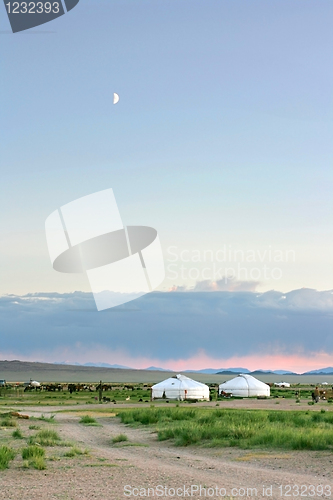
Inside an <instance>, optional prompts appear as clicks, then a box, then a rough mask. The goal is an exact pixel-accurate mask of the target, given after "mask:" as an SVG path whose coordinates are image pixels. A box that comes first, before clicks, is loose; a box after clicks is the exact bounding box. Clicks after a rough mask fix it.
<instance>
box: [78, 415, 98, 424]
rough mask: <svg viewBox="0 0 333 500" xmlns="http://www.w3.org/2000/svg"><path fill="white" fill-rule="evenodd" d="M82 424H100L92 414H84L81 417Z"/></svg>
mask: <svg viewBox="0 0 333 500" xmlns="http://www.w3.org/2000/svg"><path fill="white" fill-rule="evenodd" d="M80 424H85V425H98V423H97V421H96V420H95V419H94V418H93V417H91V416H90V415H84V416H83V417H81V419H80Z"/></svg>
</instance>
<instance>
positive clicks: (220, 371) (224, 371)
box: [54, 361, 333, 375]
mask: <svg viewBox="0 0 333 500" xmlns="http://www.w3.org/2000/svg"><path fill="white" fill-rule="evenodd" d="M54 364H58V365H69V364H70V365H75V366H96V367H98V368H118V369H124V370H134V369H135V368H131V367H130V366H124V365H111V364H109V363H84V364H80V363H67V362H66V361H61V362H55V363H54ZM142 369H143V370H150V371H160V372H174V371H175V370H170V369H168V368H160V367H158V366H149V367H148V368H142ZM176 371H177V370H176ZM180 371H181V372H182V373H206V374H208V375H233V374H234V373H249V374H251V375H256V374H257V375H263V374H264V375H265V374H273V375H333V367H332V366H328V367H326V368H319V369H318V370H311V371H308V372H305V373H295V372H291V371H288V370H254V371H250V370H248V369H247V368H240V367H236V368H205V369H203V370H180Z"/></svg>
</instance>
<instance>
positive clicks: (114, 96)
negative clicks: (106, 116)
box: [113, 92, 119, 104]
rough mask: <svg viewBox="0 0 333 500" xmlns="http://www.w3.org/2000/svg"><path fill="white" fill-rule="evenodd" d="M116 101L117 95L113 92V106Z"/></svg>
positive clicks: (117, 99)
mask: <svg viewBox="0 0 333 500" xmlns="http://www.w3.org/2000/svg"><path fill="white" fill-rule="evenodd" d="M118 101H119V95H118V94H116V93H115V92H114V93H113V104H117V102H118Z"/></svg>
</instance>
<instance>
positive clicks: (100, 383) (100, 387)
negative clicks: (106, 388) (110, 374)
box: [98, 380, 103, 402]
mask: <svg viewBox="0 0 333 500" xmlns="http://www.w3.org/2000/svg"><path fill="white" fill-rule="evenodd" d="M102 392H103V388H102V381H101V380H100V381H99V391H98V401H99V402H101V401H102Z"/></svg>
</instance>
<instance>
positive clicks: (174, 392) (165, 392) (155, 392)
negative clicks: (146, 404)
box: [151, 374, 209, 401]
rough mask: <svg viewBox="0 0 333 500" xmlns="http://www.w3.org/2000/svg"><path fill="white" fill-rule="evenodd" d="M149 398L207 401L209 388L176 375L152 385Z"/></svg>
mask: <svg viewBox="0 0 333 500" xmlns="http://www.w3.org/2000/svg"><path fill="white" fill-rule="evenodd" d="M151 398H152V399H164V398H166V399H177V400H179V401H183V400H185V399H198V400H201V401H209V387H208V385H206V384H202V383H201V382H197V381H196V380H192V379H191V378H189V377H186V376H185V375H180V374H178V375H176V376H174V377H170V378H168V379H166V380H163V382H159V383H158V384H155V385H153V386H152V388H151Z"/></svg>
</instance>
